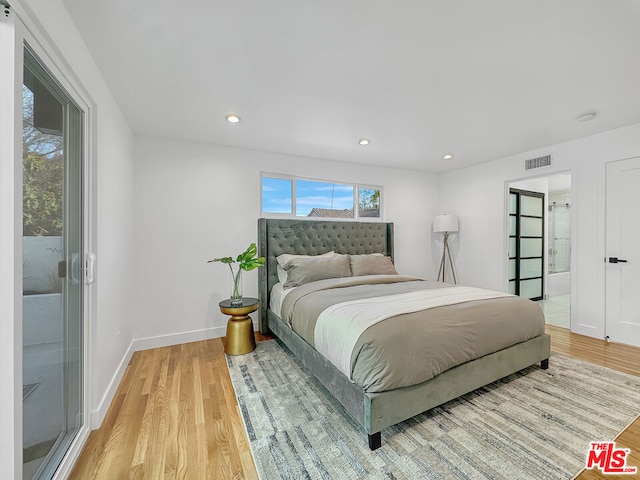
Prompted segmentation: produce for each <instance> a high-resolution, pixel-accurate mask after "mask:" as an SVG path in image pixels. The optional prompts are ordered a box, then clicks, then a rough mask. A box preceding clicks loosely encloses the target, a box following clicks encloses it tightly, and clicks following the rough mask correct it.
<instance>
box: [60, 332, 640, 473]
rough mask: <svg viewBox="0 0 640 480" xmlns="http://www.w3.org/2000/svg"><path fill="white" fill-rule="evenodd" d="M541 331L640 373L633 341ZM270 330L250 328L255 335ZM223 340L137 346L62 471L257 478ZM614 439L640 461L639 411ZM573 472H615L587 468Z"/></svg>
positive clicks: (587, 355)
mask: <svg viewBox="0 0 640 480" xmlns="http://www.w3.org/2000/svg"><path fill="white" fill-rule="evenodd" d="M547 331H548V332H549V333H550V334H551V348H552V350H553V351H555V352H558V353H563V354H565V355H570V356H573V357H576V358H580V359H582V360H586V361H589V362H593V363H597V364H600V365H603V366H605V367H609V368H613V369H615V370H619V371H623V372H626V373H631V374H633V375H638V376H640V348H634V347H629V346H627V345H620V344H615V343H606V342H604V341H602V340H598V339H594V338H591V337H585V336H583V335H578V334H575V333H571V332H569V331H568V330H566V329H563V328H559V327H553V326H548V327H547ZM269 338H271V337H268V336H264V335H261V334H259V333H256V340H257V341H262V340H268V339H269ZM222 340H223V339H221V338H215V339H212V340H206V341H202V342H194V343H187V344H183V345H176V346H173V347H166V348H164V349H154V350H147V351H143V352H136V353H135V354H134V355H133V357H132V359H131V362H130V364H129V366H128V367H127V370H126V371H125V375H124V377H123V380H122V382H121V384H120V386H119V387H118V390H117V392H116V395H115V397H114V400H113V402H112V405H111V407H110V408H109V411H108V412H107V415H106V417H105V420H104V422H103V425H102V426H101V428H100V429H99V430H96V431H94V432H92V433H91V435H90V436H89V439H88V441H87V443H86V445H85V447H84V449H83V451H82V453H81V455H80V458H79V459H78V461H77V463H76V465H75V468H74V470H73V472H72V474H71V476H70V477H69V478H70V479H72V480H76V479H77V480H91V479H104V478H109V479H111V478H114V479H117V478H153V479H156V478H167V479H174V478H175V479H200V478H202V479H205V478H207V479H208V478H234V479H244V478H246V479H257V478H258V474H257V472H256V469H255V464H254V462H253V457H252V456H251V450H250V448H249V441H248V439H247V436H246V433H245V430H244V425H243V423H242V417H241V415H240V410H239V408H238V403H237V401H236V397H235V394H234V391H233V386H232V384H231V379H230V377H229V371H228V369H227V363H226V359H225V356H224V345H223V342H222ZM551 368H553V363H551ZM638 413H640V406H639V411H638ZM616 442H617V446H620V447H623V448H630V449H631V456H630V458H629V459H628V462H627V465H630V466H639V467H640V419H637V420H636V421H635V422H634V423H633V424H632V425H631V426H630V427H629V428H627V429H626V430H625V431H624V432H623V433H622V434H621V435H620V436H619V437H618V438H617V439H616ZM586 453H587V452H585V456H586ZM620 477H621V478H624V476H620ZM578 478H579V479H580V480H591V479H601V478H607V479H611V478H616V477H614V476H611V475H606V476H604V475H602V474H599V472H597V471H590V472H583V473H581V474H580V476H579V477H578ZM626 478H629V477H628V476H626Z"/></svg>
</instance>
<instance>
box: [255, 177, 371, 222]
mask: <svg viewBox="0 0 640 480" xmlns="http://www.w3.org/2000/svg"><path fill="white" fill-rule="evenodd" d="M381 192H382V189H381V188H380V187H371V186H360V185H355V184H347V183H336V182H331V181H326V180H310V179H305V178H287V177H284V176H275V175H273V176H272V175H268V174H266V175H263V176H262V213H275V214H282V215H287V216H296V217H316V218H318V217H320V218H344V219H358V218H378V219H379V218H381V208H380V205H381Z"/></svg>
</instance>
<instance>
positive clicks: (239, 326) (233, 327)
mask: <svg viewBox="0 0 640 480" xmlns="http://www.w3.org/2000/svg"><path fill="white" fill-rule="evenodd" d="M259 304H260V301H259V300H258V299H257V298H249V297H243V298H242V304H241V305H233V306H232V305H231V300H229V299H227V300H223V301H221V302H220V303H219V304H218V305H219V306H220V311H221V312H222V313H224V314H225V315H231V318H230V319H229V321H228V322H227V335H226V337H225V340H224V353H226V354H227V355H244V354H245V353H249V352H253V350H255V348H256V339H255V337H254V335H253V322H252V321H251V317H250V316H249V314H250V313H251V312H255V311H256V310H257V309H258V305H259Z"/></svg>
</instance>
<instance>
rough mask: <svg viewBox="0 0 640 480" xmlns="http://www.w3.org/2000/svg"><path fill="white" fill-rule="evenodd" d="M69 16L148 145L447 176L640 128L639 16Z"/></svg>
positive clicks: (270, 4) (481, 4)
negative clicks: (244, 151)
mask: <svg viewBox="0 0 640 480" xmlns="http://www.w3.org/2000/svg"><path fill="white" fill-rule="evenodd" d="M64 3H65V4H66V6H67V8H68V10H69V11H70V13H71V15H72V17H73V18H74V20H75V22H76V23H77V25H78V28H79V29H80V32H81V34H82V35H83V37H84V39H85V41H86V43H87V45H88V47H89V49H90V50H91V52H92V53H93V55H94V57H95V59H96V62H97V64H98V66H99V68H100V70H101V71H102V73H103V75H104V77H105V79H106V81H107V83H108V85H109V87H110V88H111V90H112V92H113V94H114V96H115V98H116V100H117V101H118V103H119V105H120V107H121V108H122V111H123V112H124V114H125V116H126V117H127V119H128V121H129V122H130V124H131V127H132V129H133V131H134V133H136V134H140V135H150V136H159V137H166V138H172V139H181V140H188V141H197V142H205V143H213V144H218V145H230V146H236V147H243V148H249V149H257V150H264V151H270V152H281V153H290V154H296V155H302V156H307V157H317V158H327V159H334V160H340V161H350V162H357V163H364V164H375V165H384V166H394V167H399V168H411V169H420V170H428V171H433V172H441V171H446V170H450V169H454V168H460V167H462V166H466V165H471V164H474V163H480V162H483V161H487V160H492V159H495V158H500V157H504V156H507V155H512V154H517V153H520V152H524V151H526V150H531V149H536V148H539V147H543V146H546V145H551V144H554V143H558V142H562V141H565V140H569V139H574V138H578V137H582V136H585V135H590V134H593V133H596V132H601V131H606V130H610V129H613V128H617V127H620V126H624V125H629V124H632V123H638V122H640V0H616V1H612V0H536V1H532V0H483V1H478V0H396V1H388V0H323V1H310V0H269V1H264V0H227V1H220V0H184V1H182V2H175V1H171V2H170V1H167V0H153V1H151V0H112V1H109V2H103V1H97V0H64ZM590 111H597V112H598V117H597V118H596V119H595V120H593V121H590V122H578V121H576V117H577V116H578V115H580V114H583V113H585V112H590ZM229 113H237V114H238V115H239V116H240V117H241V118H242V121H241V122H240V123H239V124H236V125H232V124H229V123H228V122H226V121H225V116H226V115H227V114H229ZM362 137H366V138H369V139H370V140H371V144H370V145H368V146H366V147H362V146H359V145H358V140H359V139H360V138H362ZM448 152H451V153H453V154H454V158H453V160H449V161H445V160H443V158H442V157H443V155H444V154H445V153H448Z"/></svg>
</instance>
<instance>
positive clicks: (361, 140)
mask: <svg viewBox="0 0 640 480" xmlns="http://www.w3.org/2000/svg"><path fill="white" fill-rule="evenodd" d="M358 143H359V144H360V145H369V144H370V143H371V141H370V140H369V139H367V138H361V139H360V141H359V142H358Z"/></svg>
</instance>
